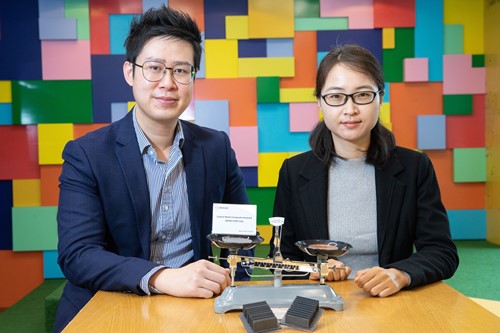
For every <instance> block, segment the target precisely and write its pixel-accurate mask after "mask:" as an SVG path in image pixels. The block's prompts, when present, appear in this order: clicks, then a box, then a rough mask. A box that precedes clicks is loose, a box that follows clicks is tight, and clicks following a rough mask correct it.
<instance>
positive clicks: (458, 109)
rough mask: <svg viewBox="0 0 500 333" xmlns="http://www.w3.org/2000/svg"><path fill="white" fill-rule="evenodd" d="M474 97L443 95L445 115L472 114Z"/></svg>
mask: <svg viewBox="0 0 500 333" xmlns="http://www.w3.org/2000/svg"><path fill="white" fill-rule="evenodd" d="M472 105H473V103H472V95H443V113H444V114H445V115H466V114H472V109H473V108H472Z"/></svg>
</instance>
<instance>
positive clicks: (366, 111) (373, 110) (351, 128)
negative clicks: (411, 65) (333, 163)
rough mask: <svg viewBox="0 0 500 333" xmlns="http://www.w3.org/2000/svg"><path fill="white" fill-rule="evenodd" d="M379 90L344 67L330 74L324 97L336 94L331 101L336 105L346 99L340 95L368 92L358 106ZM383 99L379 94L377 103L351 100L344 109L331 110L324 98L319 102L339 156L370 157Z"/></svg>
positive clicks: (376, 99)
mask: <svg viewBox="0 0 500 333" xmlns="http://www.w3.org/2000/svg"><path fill="white" fill-rule="evenodd" d="M378 90H379V89H378V87H377V85H376V84H375V82H374V81H373V80H372V79H371V78H370V77H369V76H367V75H365V74H362V73H360V72H357V71H354V70H352V69H350V68H349V67H347V66H345V65H343V64H337V65H335V66H333V67H332V69H331V70H330V72H329V73H328V75H327V77H326V80H325V84H324V85H323V89H322V90H321V95H322V96H324V95H330V94H333V95H332V96H330V98H331V99H329V101H330V104H332V102H331V101H332V100H342V99H343V96H342V95H336V94H348V95H349V94H354V93H359V92H368V94H360V95H359V100H358V102H360V101H361V102H363V99H366V96H369V97H368V100H369V99H370V93H374V92H377V91H378ZM382 96H383V93H378V94H376V95H375V98H374V99H373V101H372V102H371V103H369V104H365V105H358V104H356V103H354V102H353V99H352V97H349V98H348V100H347V103H345V104H344V105H341V106H330V105H328V104H327V103H326V102H325V100H324V99H323V98H321V97H320V98H319V100H318V104H319V106H320V108H321V111H322V112H323V118H324V121H325V124H326V127H328V129H329V130H330V132H331V133H332V138H333V143H334V146H335V151H336V153H337V154H338V155H339V156H342V157H344V158H355V157H359V156H361V155H364V153H366V150H367V149H368V147H369V145H370V132H371V130H372V129H373V127H374V126H375V125H376V123H377V120H378V116H379V110H380V105H381V104H382ZM355 98H356V97H355ZM360 152H363V153H362V154H360ZM353 154H354V155H353Z"/></svg>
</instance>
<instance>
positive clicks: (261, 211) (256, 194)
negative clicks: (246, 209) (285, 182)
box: [247, 187, 276, 225]
mask: <svg viewBox="0 0 500 333" xmlns="http://www.w3.org/2000/svg"><path fill="white" fill-rule="evenodd" d="M247 193H248V197H249V199H250V203H251V204H253V205H257V225H269V218H270V217H272V216H273V209H274V196H275V195H276V188H275V187H247Z"/></svg>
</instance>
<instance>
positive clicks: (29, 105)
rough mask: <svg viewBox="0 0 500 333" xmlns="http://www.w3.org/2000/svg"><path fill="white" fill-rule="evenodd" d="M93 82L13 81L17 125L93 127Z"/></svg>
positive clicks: (13, 108) (13, 102)
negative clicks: (86, 125)
mask: <svg viewBox="0 0 500 333" xmlns="http://www.w3.org/2000/svg"><path fill="white" fill-rule="evenodd" d="M92 118H93V115H92V84H91V81H90V80H43V81H41V80H36V81H12V121H13V123H14V124H15V125H30V124H65V123H75V124H88V123H92Z"/></svg>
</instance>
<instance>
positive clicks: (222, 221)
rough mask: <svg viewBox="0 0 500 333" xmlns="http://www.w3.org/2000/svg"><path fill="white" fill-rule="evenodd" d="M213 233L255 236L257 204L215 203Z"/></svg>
mask: <svg viewBox="0 0 500 333" xmlns="http://www.w3.org/2000/svg"><path fill="white" fill-rule="evenodd" d="M212 233H214V234H223V235H245V236H255V235H256V234H257V206H256V205H235V204H219V203H214V210H213V216H212Z"/></svg>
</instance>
